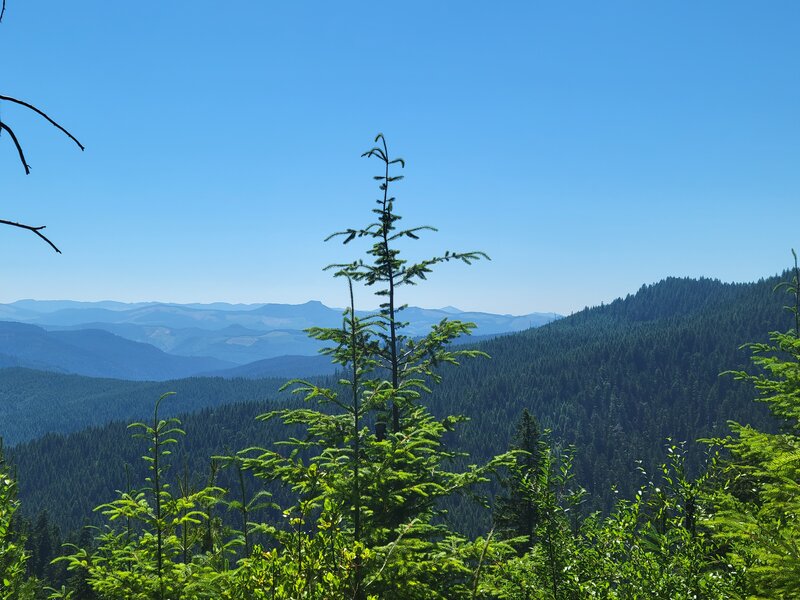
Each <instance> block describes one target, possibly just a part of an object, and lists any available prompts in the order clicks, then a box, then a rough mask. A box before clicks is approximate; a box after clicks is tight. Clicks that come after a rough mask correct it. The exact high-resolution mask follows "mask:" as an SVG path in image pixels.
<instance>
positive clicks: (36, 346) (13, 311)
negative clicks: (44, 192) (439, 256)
mask: <svg viewBox="0 0 800 600" xmlns="http://www.w3.org/2000/svg"><path fill="white" fill-rule="evenodd" d="M402 316H403V319H405V320H406V321H408V322H409V327H408V329H407V331H408V333H409V334H410V335H412V336H418V335H424V334H425V332H427V331H428V329H429V328H430V326H431V325H433V324H434V323H438V322H439V321H441V320H442V319H444V318H450V319H454V318H457V319H460V320H462V321H470V322H473V323H475V324H476V325H477V329H476V334H478V336H479V337H480V338H486V337H493V336H496V335H500V334H504V333H511V332H516V331H521V330H524V329H528V328H531V327H537V326H540V325H543V324H545V323H548V322H550V321H553V320H554V319H557V318H559V315H556V314H554V313H532V314H529V315H522V316H514V315H496V314H491V313H479V312H464V311H459V310H458V309H456V308H453V307H446V308H443V309H423V308H416V307H408V308H407V309H406V310H405V311H404V312H403V313H402ZM0 321H2V322H0V367H2V366H15V367H28V368H35V369H42V370H48V371H56V372H62V373H76V374H81V375H88V376H92V377H111V378H120V379H132V380H165V379H173V378H180V377H188V376H192V375H200V374H213V375H218V376H223V377H249V378H254V377H273V376H274V377H287V376H291V375H301V376H308V375H314V374H326V373H330V372H332V370H333V368H332V366H331V365H330V364H329V361H328V360H327V359H325V358H320V357H319V356H317V352H318V350H319V349H320V348H321V347H322V346H323V344H321V343H320V342H318V341H316V340H313V339H310V338H309V337H308V336H307V335H306V333H305V332H304V331H303V330H304V329H306V328H308V327H313V326H317V327H336V326H338V325H340V324H341V322H342V311H341V309H337V308H330V307H327V306H325V305H324V304H322V303H321V302H317V301H311V302H306V303H305V304H227V303H222V302H216V303H213V304H165V303H157V302H146V303H131V304H128V303H122V302H113V301H104V302H75V301H70V300H47V301H41V300H19V301H17V302H13V303H11V304H0Z"/></svg>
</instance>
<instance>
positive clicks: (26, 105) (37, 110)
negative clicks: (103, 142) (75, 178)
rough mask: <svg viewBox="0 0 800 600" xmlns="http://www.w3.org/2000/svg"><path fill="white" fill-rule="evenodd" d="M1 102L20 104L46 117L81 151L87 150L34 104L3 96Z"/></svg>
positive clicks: (0, 98)
mask: <svg viewBox="0 0 800 600" xmlns="http://www.w3.org/2000/svg"><path fill="white" fill-rule="evenodd" d="M0 100H5V101H6V102H13V103H14V104H19V105H20V106H24V107H25V108H27V109H30V110H32V111H33V112H35V113H36V114H37V115H39V116H40V117H44V119H46V120H47V121H48V122H49V123H50V124H51V125H52V126H53V127H55V128H56V129H58V130H60V131H61V132H62V133H63V134H64V135H66V136H67V137H68V138H69V139H71V140H72V141H73V142H75V143H76V144H77V145H78V148H80V149H81V150H85V148H84V147H83V144H81V143H80V142H79V141H78V140H77V139H76V138H75V136H74V135H72V134H71V133H70V132H69V131H67V130H66V129H64V128H63V127H62V126H61V125H59V124H58V123H56V122H55V121H54V120H53V119H51V118H50V117H49V116H47V114H45V112H44V111H42V110H39V109H38V108H36V107H35V106H34V105H33V104H29V103H27V102H24V101H23V100H18V99H17V98H12V97H11V96H2V95H0Z"/></svg>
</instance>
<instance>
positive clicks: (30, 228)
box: [0, 219, 61, 254]
mask: <svg viewBox="0 0 800 600" xmlns="http://www.w3.org/2000/svg"><path fill="white" fill-rule="evenodd" d="M0 225H10V226H11V227H19V228H20V229H27V230H28V231H32V232H33V233H35V234H36V235H38V236H39V237H40V238H42V239H43V240H44V241H45V242H47V243H48V244H50V247H51V248H52V249H53V250H55V251H56V252H58V253H59V254H61V250H59V249H58V248H57V247H56V245H55V244H54V243H53V242H51V241H50V239H49V238H48V237H47V236H46V235H45V234H43V233H42V229H44V228H45V227H47V226H46V225H41V226H39V227H34V226H33V225H25V224H24V223H16V222H15V221H6V220H5V219H0Z"/></svg>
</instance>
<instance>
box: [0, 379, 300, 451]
mask: <svg viewBox="0 0 800 600" xmlns="http://www.w3.org/2000/svg"><path fill="white" fill-rule="evenodd" d="M284 382H285V380H284V379H258V380H254V379H242V378H239V379H222V378H220V377H211V378H209V377H206V378H200V377H198V378H189V379H179V380H174V381H123V380H118V379H96V378H90V377H82V376H79V375H64V374H61V373H51V372H44V371H33V370H30V369H20V368H7V369H1V370H0V437H2V438H3V439H4V441H5V442H6V443H7V444H16V443H19V442H23V441H26V440H31V439H34V438H37V437H40V436H43V435H45V434H47V433H50V432H56V433H69V432H72V431H77V430H80V429H84V428H86V427H91V426H95V427H98V426H102V425H105V424H107V423H109V422H110V421H115V420H116V421H119V420H121V421H124V422H128V421H132V420H140V419H144V418H147V417H148V416H149V415H150V414H151V412H152V407H153V403H154V402H155V400H156V399H157V398H158V397H159V396H160V395H161V394H163V393H165V392H169V391H173V392H176V394H177V397H176V398H175V399H174V401H173V402H170V406H169V407H168V408H167V411H171V412H172V414H175V413H176V412H187V411H193V410H199V409H201V408H205V407H209V406H218V405H221V404H225V403H233V402H248V401H256V400H258V401H265V400H272V399H275V398H277V397H280V394H279V393H278V389H279V388H280V387H281V385H283V383H284ZM165 414H166V413H165Z"/></svg>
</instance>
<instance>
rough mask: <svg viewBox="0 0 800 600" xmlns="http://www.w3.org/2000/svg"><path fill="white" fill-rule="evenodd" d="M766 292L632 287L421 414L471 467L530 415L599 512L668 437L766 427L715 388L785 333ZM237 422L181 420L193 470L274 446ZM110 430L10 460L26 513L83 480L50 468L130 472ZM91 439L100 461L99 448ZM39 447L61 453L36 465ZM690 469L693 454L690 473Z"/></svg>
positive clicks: (495, 343) (461, 382) (231, 414)
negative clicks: (436, 420)
mask: <svg viewBox="0 0 800 600" xmlns="http://www.w3.org/2000/svg"><path fill="white" fill-rule="evenodd" d="M777 282H778V279H777V278H771V279H768V280H762V281H759V282H757V283H752V284H723V283H720V282H718V281H712V280H706V279H703V280H699V281H698V280H690V279H668V280H665V281H662V282H660V283H658V284H655V285H651V286H644V287H642V289H640V290H639V291H638V292H637V293H636V294H634V295H630V296H628V297H627V298H625V299H619V300H616V301H615V302H613V303H611V304H609V305H605V306H601V307H596V308H592V309H587V310H584V311H581V312H580V313H577V314H575V315H572V316H570V317H567V318H564V319H562V320H559V321H556V322H554V323H551V324H549V325H547V326H544V327H541V328H539V329H533V330H529V331H525V332H523V333H518V334H512V335H507V336H503V337H499V338H496V339H493V340H489V341H485V342H482V343H480V344H478V347H479V348H480V349H481V350H484V351H486V352H487V353H489V354H490V355H491V356H492V358H491V359H490V360H484V359H476V360H472V361H464V364H463V365H462V367H460V368H458V369H454V368H453V369H446V370H445V372H444V381H443V382H442V384H441V385H439V386H437V387H436V388H435V391H434V394H433V396H431V397H430V398H429V399H428V400H427V401H428V402H429V403H430V405H431V406H432V408H433V410H434V411H435V412H437V413H439V414H453V413H454V414H466V415H468V416H469V417H471V421H470V422H469V423H467V424H466V426H465V427H464V428H463V429H462V430H460V431H459V433H458V434H457V435H455V434H454V437H453V444H454V445H455V446H458V447H459V448H460V449H463V450H466V451H468V452H469V453H470V455H471V457H470V461H471V462H480V461H483V460H485V459H486V458H488V457H489V456H491V455H493V454H496V453H498V452H501V451H503V450H504V449H505V448H506V447H507V443H508V439H509V436H510V433H511V431H512V429H513V427H514V424H515V421H516V420H517V418H518V416H519V414H520V412H521V410H522V409H523V408H528V409H529V410H530V411H531V412H532V413H533V414H535V415H536V416H537V417H538V419H539V420H540V422H541V423H542V425H543V426H544V427H548V428H550V429H552V430H553V434H552V435H553V439H554V440H555V441H556V442H557V443H558V444H559V445H563V444H570V443H571V444H575V446H576V448H577V457H576V468H577V474H578V479H579V481H581V483H582V484H583V485H585V486H586V487H587V488H589V489H590V491H592V492H593V493H594V494H595V498H596V499H597V500H596V504H597V505H599V506H602V505H603V504H606V505H607V503H608V501H609V500H610V498H611V496H612V494H611V486H612V484H616V485H618V486H619V489H620V491H621V493H623V494H626V495H631V494H632V493H633V492H634V490H635V489H636V488H637V487H638V485H639V483H640V476H639V474H638V472H637V470H636V467H637V462H636V461H637V460H641V461H642V464H643V465H644V467H645V469H646V470H648V472H652V469H653V466H654V465H656V464H658V463H659V462H660V461H661V460H663V445H664V443H665V439H666V438H667V437H672V438H673V439H678V440H690V441H691V440H695V439H697V438H699V437H702V436H707V435H710V434H713V433H722V432H725V431H726V421H727V420H728V419H734V420H737V421H741V422H750V423H753V424H755V425H758V426H760V427H763V428H769V427H770V421H769V418H768V415H767V413H766V411H765V410H763V406H761V405H759V404H757V403H754V402H753V401H752V398H753V396H754V394H753V391H752V390H751V389H748V388H747V386H745V385H742V384H739V383H737V382H735V381H734V380H733V379H732V378H731V377H726V376H723V377H720V375H719V374H720V372H722V371H725V370H727V369H739V368H746V367H747V366H748V365H749V358H748V353H747V351H745V350H742V349H740V348H739V346H740V345H741V344H742V343H746V342H748V341H759V340H763V339H765V337H766V335H767V332H768V331H770V330H776V329H784V330H785V329H788V328H789V326H790V319H789V318H788V315H787V314H786V313H785V311H783V310H782V305H783V298H782V296H781V295H780V294H775V293H773V287H774V286H775V284H776V283H777ZM192 381H193V383H192V385H193V386H195V387H194V388H193V389H186V390H184V392H183V394H182V397H184V396H185V397H187V398H188V397H191V394H193V393H201V392H202V390H203V389H204V387H203V386H205V385H207V384H206V382H215V383H214V384H215V385H217V386H218V390H219V392H220V393H223V394H224V393H225V390H226V389H227V388H225V386H224V385H223V384H220V383H218V382H220V381H221V380H218V379H216V380H202V379H198V380H192ZM236 381H243V380H236ZM180 383H181V382H172V383H171V385H180ZM251 383H252V384H253V385H256V384H257V383H258V382H251ZM154 397H155V394H151V395H150V396H149V400H150V401H152V399H153V398H154ZM240 398H241V396H240ZM220 400H222V399H221V398H220ZM54 409H56V410H58V409H57V408H56V407H54ZM247 410H255V409H253V408H243V407H242V406H238V405H237V406H231V405H227V406H218V407H217V408H215V409H214V413H213V415H210V414H209V416H203V414H196V415H191V416H189V417H187V423H188V422H190V421H191V432H190V439H189V440H187V442H188V443H189V444H191V448H192V450H191V454H192V458H191V461H193V462H192V464H195V465H196V466H197V468H198V469H202V468H204V466H203V465H205V464H206V462H205V461H206V460H207V457H208V456H209V455H210V454H212V453H214V452H217V451H218V450H216V449H215V448H216V446H215V447H213V448H212V446H211V445H209V444H206V442H205V440H206V438H207V437H208V438H210V437H211V436H212V433H211V432H213V431H216V430H217V429H218V428H220V429H222V430H226V431H227V430H229V429H230V430H235V432H236V436H237V437H236V438H235V439H236V442H234V441H233V438H232V441H231V443H230V444H229V445H228V447H229V448H230V449H231V450H236V449H238V448H241V447H243V446H246V445H248V444H249V442H247V441H246V440H247V439H248V438H249V436H261V439H264V436H266V439H276V438H283V437H285V433H281V432H280V430H279V429H278V428H276V426H275V425H274V424H272V423H270V424H264V423H260V422H258V423H257V422H251V421H243V420H242V414H244V413H243V412H242V411H244V412H246V411H247ZM114 427H116V429H114ZM114 427H111V428H104V429H100V430H94V431H93V432H92V433H91V434H87V433H76V434H74V435H72V436H69V437H67V438H62V437H59V436H48V438H47V439H46V440H39V441H34V442H31V443H29V444H26V445H25V446H20V447H18V448H17V449H16V450H15V456H16V457H17V461H18V464H19V472H20V479H21V485H22V488H21V489H22V490H23V496H24V498H23V499H24V501H25V504H26V505H27V506H28V510H35V509H33V508H32V507H42V508H44V507H46V508H48V510H52V511H53V514H54V515H55V514H57V513H58V511H59V510H61V509H60V508H59V506H58V505H57V504H55V503H56V501H55V500H53V499H54V498H56V497H58V494H59V493H60V492H59V491H58V489H57V488H58V487H59V486H62V487H63V488H65V489H72V486H73V485H77V484H75V483H74V482H75V481H77V480H78V478H79V477H80V474H79V469H80V468H82V467H80V465H74V464H71V463H70V462H69V461H70V460H71V459H68V458H63V459H62V458H60V456H64V457H68V456H85V457H87V460H99V458H98V457H100V456H102V461H104V464H105V463H107V464H108V465H109V469H111V470H114V469H115V468H116V469H117V471H119V470H120V469H121V468H122V467H121V465H122V464H123V463H124V462H128V463H134V462H135V461H136V457H137V456H138V453H140V452H141V449H140V448H138V446H133V445H127V442H126V443H122V442H121V441H120V440H119V439H118V437H119V436H120V435H127V434H125V433H124V430H123V429H122V428H121V427H119V426H114ZM187 430H188V429H187ZM214 435H216V434H214ZM101 439H106V440H107V442H105V443H106V444H108V448H102V449H101V448H100V447H99V446H98V445H97V440H101ZM115 440H116V441H115ZM240 442H243V443H240ZM215 443H217V444H218V443H219V442H218V441H217V442H215ZM48 444H49V445H50V446H51V447H53V445H57V446H58V448H59V451H58V452H48V451H47V450H46V447H48V446H47V445H48ZM81 446H84V450H83V451H79V450H78V448H79V447H81ZM134 448H135V450H134ZM34 457H36V458H34ZM187 460H188V459H187ZM700 462H701V456H700V453H699V452H697V451H696V449H695V451H693V454H692V455H691V458H690V466H691V467H693V468H696V467H697V466H698V464H699V463H700ZM113 465H117V466H116V467H114V466H113ZM26 472H29V474H26ZM43 473H44V475H43ZM28 478H29V480H30V481H36V482H37V484H36V486H35V487H31V486H29V485H28V484H27V483H26V479H28ZM51 478H52V479H51ZM104 485H105V484H104ZM108 485H110V486H112V487H110V488H107V489H106V488H103V489H104V490H105V491H103V490H100V488H98V489H97V496H96V497H94V498H89V499H87V500H86V503H87V506H92V505H93V504H92V503H94V504H96V503H98V502H101V501H104V500H107V499H108V498H109V497H110V496H111V495H112V493H113V485H114V484H113V483H109V484H108ZM101 492H102V493H101ZM76 511H77V509H76ZM58 514H63V513H58ZM75 514H77V512H76V513H75Z"/></svg>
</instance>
